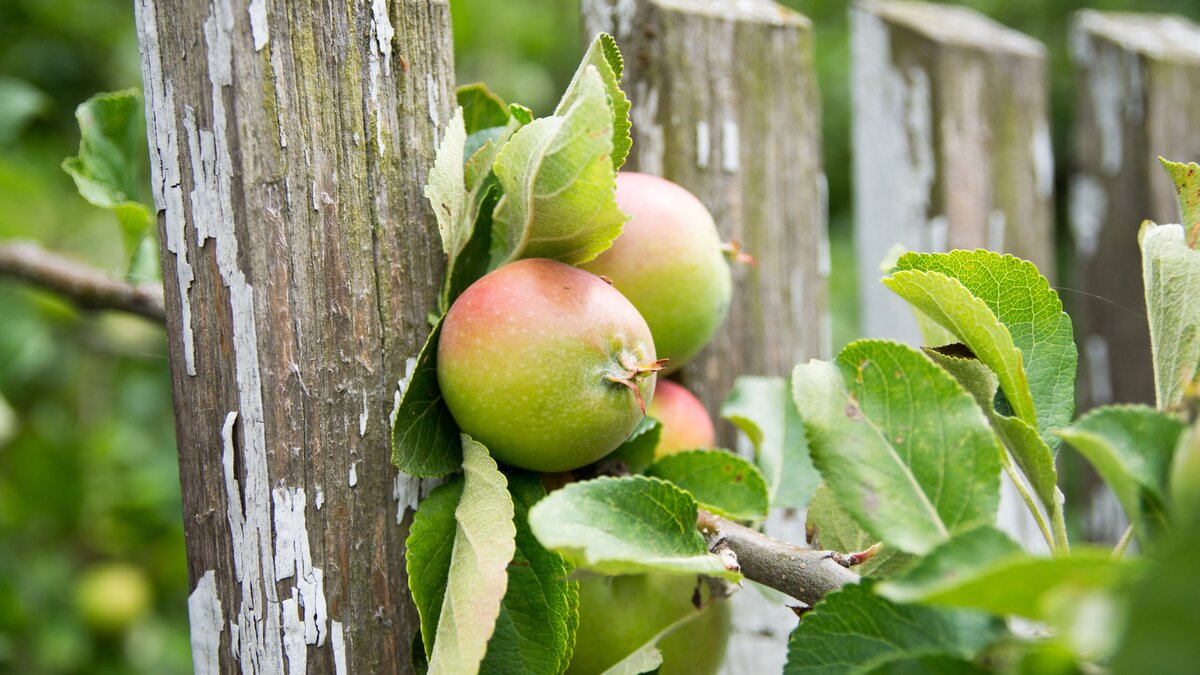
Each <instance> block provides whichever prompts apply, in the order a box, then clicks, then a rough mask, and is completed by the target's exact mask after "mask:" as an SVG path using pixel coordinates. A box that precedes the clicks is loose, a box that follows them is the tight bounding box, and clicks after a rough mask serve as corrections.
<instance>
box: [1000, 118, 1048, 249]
mask: <svg viewBox="0 0 1200 675" xmlns="http://www.w3.org/2000/svg"><path fill="white" fill-rule="evenodd" d="M1032 143H1033V149H1032V150H1033V152H1032V155H1033V180H1034V185H1035V186H1036V187H1035V189H1036V190H1037V196H1038V197H1041V198H1042V199H1049V198H1050V197H1052V196H1054V148H1053V146H1052V145H1051V144H1050V126H1049V125H1048V124H1047V123H1046V118H1045V117H1039V118H1038V120H1037V126H1036V128H1035V129H1034V131H1033V141H1032ZM997 250H999V249H997Z"/></svg>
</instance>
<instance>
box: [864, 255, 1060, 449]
mask: <svg viewBox="0 0 1200 675" xmlns="http://www.w3.org/2000/svg"><path fill="white" fill-rule="evenodd" d="M897 270H898V271H913V272H925V273H934V274H939V275H943V276H946V277H950V278H952V279H955V280H957V281H958V282H959V283H960V284H961V285H962V286H963V287H964V288H966V289H967V290H968V291H969V292H970V294H971V295H973V296H974V297H975V298H977V299H978V300H980V301H982V302H983V303H984V304H985V305H986V306H987V308H988V309H989V310H990V311H991V313H992V315H993V316H994V317H995V318H996V319H998V320H999V321H1000V323H1002V324H1003V325H1004V327H1005V328H1006V329H1007V330H1008V333H1009V337H1010V338H1011V341H1012V346H1014V347H1015V348H1016V349H1017V350H1019V352H1020V357H1021V364H1022V365H1023V366H1024V376H1023V377H1024V379H1025V381H1026V382H1027V383H1028V393H1027V394H1026V393H1024V392H1023V391H1022V386H1021V378H1022V375H1020V374H1019V373H1018V371H1017V370H1016V367H1015V366H1016V364H1015V362H1014V360H1013V358H1012V353H1011V352H1010V351H1008V347H1007V342H1006V341H1005V340H1004V339H1003V336H996V338H995V339H996V342H994V343H993V344H987V342H988V337H987V335H986V334H980V332H979V330H977V329H978V328H979V327H978V326H972V325H971V324H970V323H969V322H971V321H973V320H975V319H976V317H978V311H977V307H976V306H975V303H970V302H969V301H965V299H963V298H961V295H960V294H959V293H957V292H955V291H954V290H951V289H953V286H952V285H947V284H944V283H935V284H931V285H926V286H924V287H922V286H921V285H916V286H915V287H914V286H913V285H911V284H905V286H906V287H908V291H909V292H910V293H911V294H912V295H913V296H914V299H916V300H919V304H917V303H914V304H917V306H918V307H919V308H920V309H921V311H924V312H926V313H927V314H929V315H930V317H931V318H934V319H935V320H938V316H937V315H939V314H944V315H945V318H946V321H942V320H938V323H940V324H941V325H942V326H943V327H944V328H946V329H948V330H949V331H950V332H951V333H954V335H955V336H956V337H957V338H959V340H960V341H961V342H963V343H964V344H966V345H967V346H968V347H970V348H971V350H972V351H973V352H974V353H975V354H976V355H977V356H978V357H979V359H980V360H981V361H983V362H984V363H985V364H987V366H988V367H989V368H991V369H992V370H993V371H995V372H996V374H997V375H998V376H999V379H1000V388H1001V390H1002V391H1003V392H1004V395H1005V397H1006V398H1007V399H1008V402H1009V404H1011V406H1012V408H1013V410H1014V411H1016V413H1017V416H1018V417H1020V418H1021V419H1022V420H1024V421H1025V422H1026V423H1027V424H1029V425H1030V426H1033V427H1035V428H1037V430H1038V432H1039V433H1040V434H1041V436H1042V438H1043V439H1044V440H1045V441H1046V443H1047V445H1048V446H1049V447H1050V450H1051V452H1053V451H1055V450H1056V449H1057V448H1058V443H1059V442H1060V441H1059V440H1058V439H1057V438H1055V437H1053V436H1051V435H1050V434H1049V432H1050V430H1051V429H1056V428H1060V427H1064V426H1066V425H1068V424H1070V422H1071V418H1072V416H1073V415H1074V413H1075V369H1076V365H1077V363H1078V353H1077V351H1076V348H1075V340H1074V336H1073V334H1072V328H1071V318H1070V317H1069V316H1067V315H1066V313H1065V312H1063V310H1062V301H1061V300H1059V298H1058V294H1057V293H1056V292H1055V291H1054V290H1053V289H1051V288H1050V284H1049V282H1048V281H1046V278H1045V277H1043V276H1042V275H1041V274H1040V273H1039V272H1038V270H1037V267H1036V266H1034V264H1033V263H1031V262H1028V261H1025V260H1021V259H1020V258H1015V257H1013V256H1011V255H1002V254H1000V253H994V252H992V251H984V250H976V251H952V252H950V253H907V254H905V255H903V256H901V257H900V261H899V263H898V265H897ZM895 278H896V273H895V272H893V274H892V275H891V277H889V278H885V279H884V283H885V284H887V285H888V286H889V288H892V290H897V289H896V288H893V286H892V282H889V279H895ZM910 279H915V277H910ZM934 287H936V288H934ZM930 291H933V292H934V293H937V294H938V295H937V296H929V293H930ZM897 292H899V291H897ZM942 293H947V294H953V295H945V296H941V294H942ZM900 294H901V296H902V297H903V296H904V295H905V294H904V293H900ZM939 296H941V297H939ZM906 299H907V298H906ZM910 302H913V300H910ZM958 302H961V303H962V304H961V307H956V306H955V305H954V303H958ZM927 307H928V308H930V311H926V308H927ZM939 307H940V309H939ZM931 312H932V313H931ZM978 318H979V319H981V320H983V321H984V322H985V324H986V321H987V318H986V317H978ZM956 326H957V327H958V328H957V329H956ZM986 327H987V328H989V331H988V332H989V333H990V332H991V330H990V328H991V325H990V324H986ZM968 332H969V333H970V334H971V335H972V336H973V337H974V338H975V339H974V340H967V339H964V334H966V333H968ZM960 333H963V334H960ZM1029 400H1032V409H1033V411H1034V413H1035V415H1034V416H1033V417H1030V416H1029V413H1030V410H1029V408H1030V404H1029ZM1001 412H1002V413H1003V412H1006V411H1003V410H1001ZM1018 459H1019V458H1018Z"/></svg>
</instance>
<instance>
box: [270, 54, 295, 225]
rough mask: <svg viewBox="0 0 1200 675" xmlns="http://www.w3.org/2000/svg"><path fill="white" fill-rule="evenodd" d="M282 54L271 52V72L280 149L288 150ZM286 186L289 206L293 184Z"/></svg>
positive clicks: (285, 179) (285, 178)
mask: <svg viewBox="0 0 1200 675" xmlns="http://www.w3.org/2000/svg"><path fill="white" fill-rule="evenodd" d="M282 54H283V50H281V49H272V50H271V71H272V72H273V73H274V81H275V118H276V121H277V124H278V126H279V147H281V148H286V147H287V132H286V127H287V125H286V124H285V122H284V119H283V113H284V106H283V105H282V104H281V103H280V102H281V101H283V100H284V91H283V90H282V89H281V88H280V86H279V82H280V74H281V73H283V56H282ZM287 180H288V179H287V177H286V176H285V177H284V181H285V182H286V181H287ZM286 186H287V188H288V190H287V192H288V204H291V203H292V193H291V184H290V183H287V185H286Z"/></svg>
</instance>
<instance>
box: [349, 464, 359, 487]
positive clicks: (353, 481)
mask: <svg viewBox="0 0 1200 675" xmlns="http://www.w3.org/2000/svg"><path fill="white" fill-rule="evenodd" d="M348 482H349V483H350V487H354V486H355V485H358V462H350V476H349V478H348Z"/></svg>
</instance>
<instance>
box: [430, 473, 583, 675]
mask: <svg viewBox="0 0 1200 675" xmlns="http://www.w3.org/2000/svg"><path fill="white" fill-rule="evenodd" d="M508 488H509V492H510V493H511V494H512V498H513V507H514V514H515V523H516V527H517V539H516V542H517V549H516V554H515V555H514V556H513V560H512V562H511V563H509V565H508V590H507V592H506V593H505V595H504V600H503V602H502V603H501V605H500V615H499V617H498V618H497V619H496V630H495V632H494V633H493V634H492V639H491V642H489V643H488V649H487V656H486V657H484V660H483V663H482V665H481V666H480V669H479V670H480V672H483V673H489V674H491V673H495V674H497V675H501V674H503V673H561V672H563V671H564V670H566V668H567V664H568V663H569V662H570V660H571V651H572V648H573V646H574V644H575V627H576V626H577V624H578V605H579V582H578V581H575V580H574V579H572V578H571V577H570V574H571V571H572V570H571V566H570V564H569V563H567V561H566V560H564V559H563V558H562V556H559V555H558V554H555V553H552V552H550V551H547V550H546V549H545V548H544V547H543V546H542V545H541V544H540V543H538V541H537V539H536V538H535V537H534V536H533V532H532V531H531V530H530V529H529V523H528V515H529V508H530V507H532V506H533V505H534V504H536V503H537V502H538V501H539V500H540V499H542V498H543V497H545V496H546V491H545V490H544V489H543V488H542V485H541V483H540V482H539V480H538V478H537V477H536V476H534V475H533V474H528V473H524V472H521V473H517V474H513V475H510V476H509V481H508ZM418 513H419V512H418Z"/></svg>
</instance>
